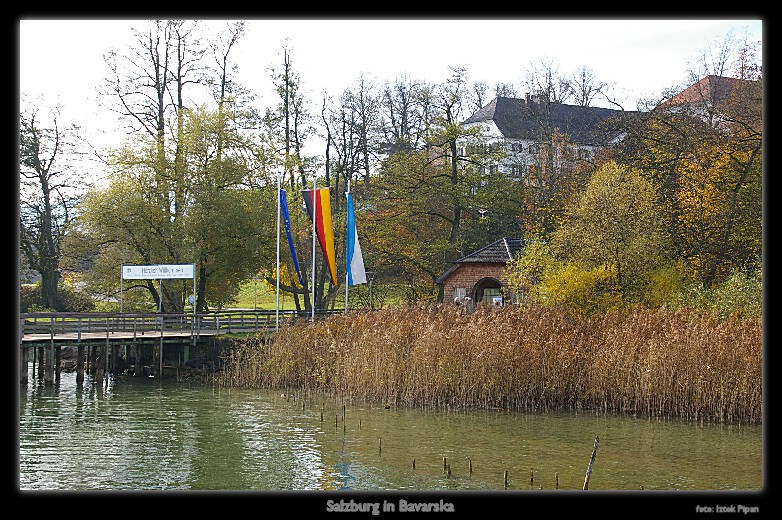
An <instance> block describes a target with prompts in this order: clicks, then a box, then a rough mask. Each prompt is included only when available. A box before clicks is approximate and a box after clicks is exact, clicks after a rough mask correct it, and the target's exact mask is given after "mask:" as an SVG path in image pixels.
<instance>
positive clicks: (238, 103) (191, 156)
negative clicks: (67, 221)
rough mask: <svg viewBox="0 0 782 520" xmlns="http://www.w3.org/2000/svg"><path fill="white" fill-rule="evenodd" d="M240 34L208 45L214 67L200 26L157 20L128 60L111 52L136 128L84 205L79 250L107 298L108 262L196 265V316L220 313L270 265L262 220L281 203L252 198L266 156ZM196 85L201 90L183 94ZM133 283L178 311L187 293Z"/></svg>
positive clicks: (113, 81)
mask: <svg viewBox="0 0 782 520" xmlns="http://www.w3.org/2000/svg"><path fill="white" fill-rule="evenodd" d="M242 32H243V27H242V25H241V24H229V25H227V26H226V28H225V32H224V35H225V39H222V38H216V39H214V40H213V42H214V43H213V44H212V48H211V51H212V53H211V54H212V57H213V59H214V60H215V61H214V63H215V65H214V66H209V65H208V63H207V61H206V60H205V58H206V54H205V53H206V51H207V49H206V47H204V46H202V45H200V44H199V43H198V42H199V39H198V38H197V37H196V36H197V32H196V31H195V26H194V25H190V24H186V23H183V22H176V21H168V22H162V21H156V22H153V23H151V24H150V25H149V27H148V30H147V32H146V33H141V32H139V33H137V36H138V40H137V44H136V47H133V48H132V49H130V51H131V52H130V53H129V54H125V55H120V54H118V53H114V54H111V55H110V56H109V58H108V63H109V65H110V71H111V76H110V82H109V85H110V86H111V87H112V90H111V92H112V94H113V96H114V98H115V99H116V100H117V101H118V102H119V107H120V111H121V112H122V114H123V116H124V118H125V120H126V121H128V122H129V124H132V125H133V126H134V129H135V130H136V132H134V133H133V134H131V137H130V138H129V139H128V140H127V141H126V142H125V143H123V145H122V146H119V147H117V148H115V149H114V150H113V152H112V153H111V156H110V161H109V163H108V164H109V167H110V168H111V169H112V171H113V175H112V176H111V178H110V179H109V181H108V183H107V185H106V186H102V187H100V188H98V189H96V190H94V191H92V192H91V193H90V194H89V195H88V196H87V197H85V199H84V201H83V203H82V205H81V206H80V209H81V215H80V218H79V227H78V233H76V230H75V231H74V232H75V234H76V235H78V236H82V237H89V240H86V241H85V242H84V243H88V244H93V249H92V250H91V251H90V250H87V251H84V252H83V253H84V257H85V258H86V259H89V261H90V262H91V263H92V269H91V270H90V272H89V273H88V274H87V275H86V279H87V280H89V281H90V286H91V287H92V288H93V289H94V290H98V288H101V287H102V288H103V289H102V290H103V291H104V295H105V296H104V297H116V294H117V292H119V288H118V287H117V285H118V284H117V281H116V278H117V277H116V274H113V275H112V273H111V270H112V269H111V266H112V265H113V266H114V267H113V269H114V270H116V268H117V266H118V265H121V264H122V263H144V264H157V263H195V264H196V279H197V288H196V295H195V296H196V308H197V309H198V310H204V309H206V308H208V306H210V305H214V306H218V307H219V306H221V305H223V304H224V303H226V302H229V301H231V299H232V298H233V297H234V296H235V294H236V293H237V292H238V285H239V283H240V282H241V281H242V280H243V279H246V278H248V277H250V276H252V274H253V273H255V272H257V270H258V268H259V266H260V265H261V262H262V261H263V258H264V257H266V258H268V257H269V255H268V247H266V248H264V247H263V246H262V244H264V243H266V244H268V243H273V241H270V240H269V237H270V231H269V230H268V228H267V227H265V226H263V222H264V221H267V220H269V219H268V216H271V215H273V211H274V209H273V204H274V197H273V195H271V194H264V196H263V197H261V196H260V194H259V193H258V191H257V190H258V189H260V188H259V183H258V179H259V178H260V177H263V172H266V171H268V167H267V166H266V165H265V164H264V163H263V162H262V160H263V159H265V158H267V157H268V155H269V154H265V153H259V152H258V148H257V146H256V143H255V142H254V141H253V137H255V136H254V135H253V134H251V133H250V131H249V130H248V129H252V128H257V126H258V125H257V116H256V114H255V113H254V112H253V111H252V110H251V109H250V108H249V107H248V106H247V104H246V102H245V100H246V98H245V97H244V96H245V94H246V90H244V89H242V88H241V86H240V85H238V84H237V83H236V82H235V80H234V77H235V70H234V68H233V67H232V66H231V62H230V56H231V54H230V53H231V50H232V49H233V48H234V46H235V44H236V42H237V41H238V39H239V38H240V37H241V35H242ZM196 86H201V87H202V88H201V89H200V90H193V91H192V93H191V95H190V96H188V95H187V92H188V91H189V90H188V89H190V88H192V87H196ZM210 94H211V98H212V102H211V103H209V102H208V100H209V98H210ZM199 98H200V99H203V100H206V102H205V103H203V104H200V103H197V102H196V101H195V100H196V99H199ZM149 99H151V100H153V102H152V103H151V104H146V103H144V100H149ZM259 172H260V173H259ZM254 190H255V191H254ZM258 200H269V202H268V204H263V203H261V204H259V203H258V202H257V201H258ZM77 247H78V246H77V245H74V248H77ZM106 280H113V281H114V283H113V288H112V283H111V282H106ZM136 287H141V288H143V289H144V290H145V291H146V292H147V293H148V294H149V296H150V299H151V300H152V301H153V302H155V304H156V307H158V308H161V309H163V310H165V311H168V312H171V311H181V310H182V309H183V308H184V306H185V305H186V304H187V296H188V295H189V294H190V292H191V291H192V285H190V286H187V285H186V284H185V283H179V282H178V281H176V282H171V283H166V284H162V286H161V285H160V284H155V283H154V281H146V280H141V281H133V282H132V283H129V284H128V286H127V287H125V288H124V289H125V290H126V292H127V291H132V290H133V289H135V288H136ZM160 289H162V292H161V291H160Z"/></svg>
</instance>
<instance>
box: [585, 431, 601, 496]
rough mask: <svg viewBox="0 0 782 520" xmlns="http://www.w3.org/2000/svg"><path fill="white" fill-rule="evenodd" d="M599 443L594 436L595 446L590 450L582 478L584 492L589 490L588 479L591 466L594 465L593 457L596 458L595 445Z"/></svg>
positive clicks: (598, 438) (590, 473)
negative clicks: (584, 474) (590, 453)
mask: <svg viewBox="0 0 782 520" xmlns="http://www.w3.org/2000/svg"><path fill="white" fill-rule="evenodd" d="M599 443H600V437H598V436H597V435H595V446H594V448H592V457H590V459H589V464H588V465H587V471H586V476H585V477H584V491H586V490H588V489H589V477H590V476H591V475H592V465H593V464H594V463H595V457H596V456H597V445H598V444H599Z"/></svg>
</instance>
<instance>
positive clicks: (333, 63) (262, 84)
mask: <svg viewBox="0 0 782 520" xmlns="http://www.w3.org/2000/svg"><path fill="white" fill-rule="evenodd" d="M139 22H140V20H101V19H85V20H78V19H69V18H64V19H51V20H45V19H24V18H22V19H21V20H19V92H20V94H21V95H25V96H26V97H28V98H30V97H33V98H35V97H40V98H42V99H44V100H45V101H46V102H47V103H49V104H54V103H59V104H60V105H61V106H62V108H63V116H64V117H67V118H70V119H73V120H75V122H78V123H80V124H82V125H85V124H87V123H92V126H96V124H101V125H105V126H106V128H105V130H106V131H110V130H111V128H110V127H111V126H112V124H113V123H115V122H116V121H115V120H112V119H111V118H106V117H105V114H104V113H102V112H100V111H99V109H98V102H97V95H98V94H97V85H98V84H99V83H100V82H101V80H102V78H103V77H104V76H105V74H106V67H105V63H104V61H103V58H102V55H103V54H104V53H105V52H106V51H107V50H108V49H110V48H120V49H122V48H127V46H128V45H129V44H130V41H131V33H130V27H131V26H132V25H138V24H139ZM142 22H143V21H142ZM213 22H214V23H218V24H222V23H223V22H222V21H220V20H213ZM762 32H763V20H762V19H761V18H760V17H758V18H755V19H751V18H747V19H711V20H709V19H703V20H695V19H687V20H669V19H638V20H621V19H606V20H597V19H573V20H568V19H554V20H543V19H532V20H522V19H499V20H491V19H443V20H435V19H417V20H416V19H385V18H383V19H368V20H362V19H345V20H338V19H330V18H329V19H309V20H307V19H290V20H286V19H274V20H260V19H254V20H252V21H250V22H249V23H248V26H247V32H246V36H245V37H244V38H243V39H242V41H241V43H240V45H239V47H238V48H237V49H236V54H235V55H234V59H235V62H236V63H237V64H238V66H239V69H240V74H241V75H240V81H241V82H242V83H243V84H244V85H245V86H246V87H248V88H250V89H251V90H253V91H255V92H256V93H257V94H259V95H260V96H261V100H260V105H261V106H264V107H265V106H270V105H271V104H272V103H273V102H274V101H273V100H268V102H264V96H267V99H268V92H269V89H270V88H271V87H272V85H271V80H270V77H269V73H268V70H267V69H268V67H269V66H274V67H275V68H277V69H279V67H280V63H281V58H280V50H281V49H282V47H283V45H286V44H287V46H288V48H289V49H290V55H291V58H292V62H293V67H294V70H295V71H296V72H297V73H298V74H299V77H300V80H301V85H302V87H303V89H304V90H305V92H307V93H310V94H311V95H310V96H309V99H310V100H311V102H313V103H314V104H315V105H316V108H317V107H319V106H320V103H321V102H322V98H323V93H324V92H325V93H326V94H327V95H329V96H331V97H333V98H338V97H339V95H340V94H341V93H342V91H343V90H344V89H346V88H349V87H351V86H353V85H354V84H355V82H356V80H357V78H358V77H359V76H360V75H361V74H363V75H364V76H365V77H366V78H367V79H370V80H372V81H374V82H376V83H382V82H384V81H386V80H393V79H395V78H397V77H399V76H400V75H402V74H406V75H407V76H408V77H409V78H410V79H413V80H426V81H431V82H438V83H441V82H443V81H445V80H446V79H447V78H448V77H449V76H450V71H449V67H450V66H462V67H465V68H467V70H468V72H469V79H470V80H471V81H485V82H486V83H487V84H488V85H489V86H490V87H493V86H494V85H495V84H496V83H497V82H503V83H510V84H512V85H514V86H515V87H516V89H517V90H518V91H520V93H521V92H522V91H523V74H524V72H525V71H526V69H527V66H528V65H529V64H530V63H532V62H540V61H550V62H552V63H553V64H554V65H555V66H556V67H557V69H558V71H559V72H560V73H562V74H565V75H568V74H570V73H572V72H575V70H576V69H578V68H579V67H581V66H587V67H589V68H590V69H592V71H593V72H594V74H595V77H596V78H597V79H599V80H601V81H604V82H607V83H609V84H612V85H614V88H615V93H616V94H617V95H618V96H619V99H620V100H621V101H623V104H624V107H625V108H626V109H629V110H633V109H635V108H636V107H635V102H636V100H637V99H639V98H649V97H655V96H657V95H658V94H659V93H660V92H662V91H663V90H664V89H666V88H669V87H674V86H677V85H680V84H682V83H683V82H684V81H685V80H686V79H687V72H688V70H689V68H690V65H691V64H692V63H697V62H698V60H699V57H700V56H701V54H702V53H703V52H705V51H708V50H709V49H711V50H712V51H717V50H718V49H719V45H720V44H721V43H722V41H723V40H724V38H725V37H726V35H728V34H729V33H732V34H733V35H734V36H735V37H736V38H738V39H743V38H744V37H745V36H746V37H748V39H749V40H750V41H761V40H762ZM286 38H287V40H286ZM99 121H100V122H101V123H98V122H99Z"/></svg>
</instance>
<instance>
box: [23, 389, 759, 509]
mask: <svg viewBox="0 0 782 520" xmlns="http://www.w3.org/2000/svg"><path fill="white" fill-rule="evenodd" d="M18 397H19V430H18V437H19V452H18V463H19V473H18V486H19V489H20V490H22V491H26V490H64V491H72V492H73V491H75V492H78V491H95V490H109V491H146V490H188V491H196V490H231V491H237V490H254V491H286V492H287V491H302V490H304V491H307V490H309V491H313V490H333V491H397V492H399V491H429V492H434V491H441V492H452V491H463V490H472V491H491V492H496V491H503V492H505V491H509V492H510V491H527V492H530V491H541V490H544V491H551V490H560V491H559V492H560V493H563V492H567V491H568V490H570V491H574V490H577V491H579V492H584V491H582V488H583V485H584V480H585V475H586V470H587V466H588V464H589V461H590V458H591V455H592V452H593V448H594V443H595V437H598V438H599V442H598V449H597V452H596V456H595V460H594V463H593V465H592V472H591V474H590V479H589V491H588V492H589V493H592V492H593V491H596V492H599V491H617V490H618V491H638V490H645V491H655V490H657V491H708V492H712V491H742V492H743V491H749V492H759V491H761V490H762V489H763V482H764V479H763V428H762V426H757V425H751V426H747V425H713V424H711V425H710V424H697V423H691V422H685V421H680V420H658V419H652V420H649V419H645V418H633V417H627V416H614V415H608V416H606V415H595V414H593V413H591V412H587V413H579V414H576V413H571V412H546V413H522V412H516V411H500V410H495V411H463V410H462V411H447V410H441V411H435V410H421V409H404V408H388V409H387V408H385V407H384V406H381V405H374V404H366V403H356V402H344V403H343V402H342V401H341V400H339V399H335V398H327V397H306V398H304V399H302V398H301V396H291V395H286V394H285V391H284V390H275V391H271V390H255V389H226V388H219V387H213V386H209V385H199V384H192V383H185V382H177V381H175V380H163V381H161V380H155V379H148V378H132V377H124V376H110V377H109V378H108V379H107V380H106V381H104V382H103V383H102V384H96V383H95V382H94V381H92V380H91V379H90V376H86V377H85V381H84V382H83V383H77V382H76V380H75V374H73V373H63V374H62V375H61V378H60V380H59V382H58V383H57V384H56V385H54V386H48V387H47V386H44V385H42V384H40V383H39V382H37V381H35V380H34V379H32V378H31V379H30V383H29V385H28V386H27V387H20V393H19V396H18ZM343 404H344V408H343ZM563 496H564V495H563ZM334 507H337V506H334Z"/></svg>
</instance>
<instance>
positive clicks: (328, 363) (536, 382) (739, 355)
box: [219, 306, 763, 423]
mask: <svg viewBox="0 0 782 520" xmlns="http://www.w3.org/2000/svg"><path fill="white" fill-rule="evenodd" d="M229 361H230V362H229V367H228V369H227V370H226V371H225V372H224V373H223V374H221V375H220V376H219V377H220V380H219V382H220V383H221V384H224V385H227V386H240V387H260V388H283V387H285V388H287V387H294V388H299V389H302V390H303V391H308V392H324V393H327V394H331V395H335V396H342V397H343V398H347V399H352V400H361V401H368V402H376V403H380V404H384V405H387V404H393V405H397V406H411V407H438V408H447V407H450V408H485V409H492V408H500V409H513V410H526V411H533V410H548V409H573V410H593V411H596V412H599V413H609V412H610V413H628V414H634V415H645V416H649V417H678V418H684V419H690V420H700V421H708V422H745V423H760V422H761V421H762V403H763V399H762V333H761V321H760V319H728V320H717V319H715V318H714V317H713V316H710V315H708V314H705V313H704V312H701V311H694V310H687V309H682V308H680V309H676V310H672V309H665V308H661V309H657V310H650V309H644V308H635V309H629V310H628V309H625V310H622V311H616V312H613V313H611V314H608V315H606V316H603V317H600V318H586V317H579V316H574V315H572V314H570V313H568V312H567V311H565V310H559V309H551V308H539V307H530V308H520V307H512V306H509V307H505V308H501V309H497V308H491V307H488V308H479V309H478V310H476V311H475V312H473V313H469V314H465V313H463V312H461V309H460V308H457V307H455V306H437V307H415V308H413V307H411V308H389V309H383V310H379V311H371V312H368V311H362V310H352V311H349V312H347V313H345V314H341V315H335V316H332V317H329V318H324V319H322V320H320V321H316V322H315V323H300V324H296V325H290V326H286V327H283V328H281V329H280V331H279V332H278V333H277V334H276V336H275V337H274V338H273V339H271V340H268V341H266V340H264V339H262V338H260V337H259V338H251V339H247V340H245V341H244V342H242V343H241V344H240V345H239V346H238V347H237V348H236V349H234V351H233V353H232V357H231V359H230V360H229Z"/></svg>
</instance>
